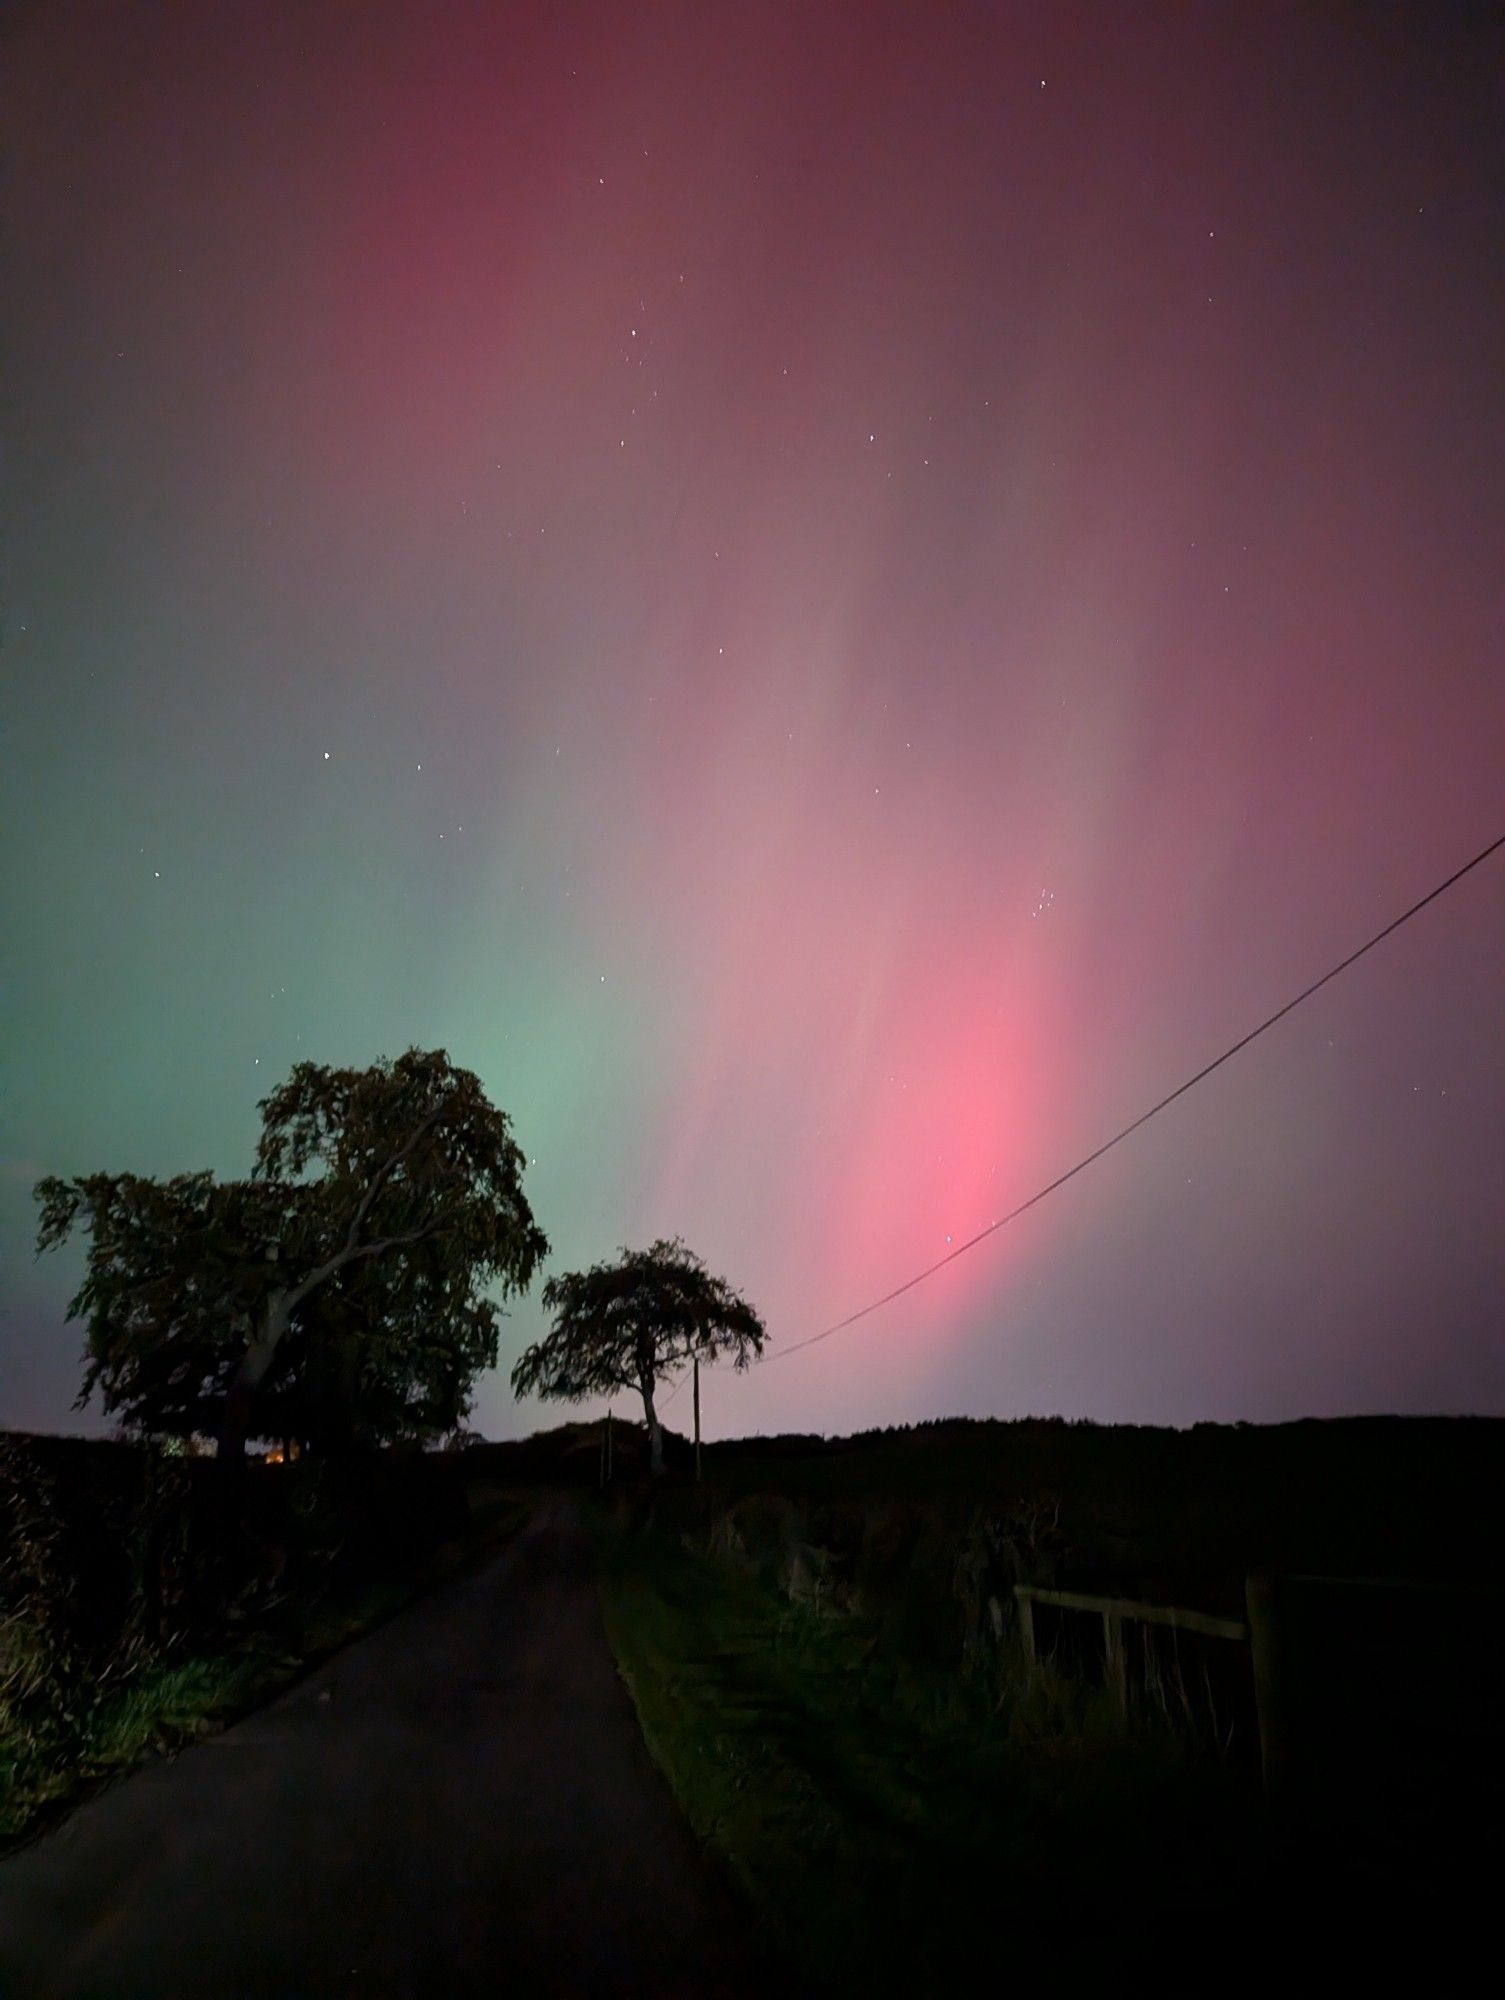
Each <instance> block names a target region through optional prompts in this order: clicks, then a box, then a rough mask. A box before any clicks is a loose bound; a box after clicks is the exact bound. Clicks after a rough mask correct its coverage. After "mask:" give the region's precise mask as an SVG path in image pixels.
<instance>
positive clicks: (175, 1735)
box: [0, 1494, 532, 1855]
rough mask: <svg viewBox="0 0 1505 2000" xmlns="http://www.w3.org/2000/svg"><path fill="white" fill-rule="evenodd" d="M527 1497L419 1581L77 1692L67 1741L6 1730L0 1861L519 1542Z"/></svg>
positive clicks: (372, 1584)
mask: <svg viewBox="0 0 1505 2000" xmlns="http://www.w3.org/2000/svg"><path fill="white" fill-rule="evenodd" d="M531 1504H532V1503H531V1501H530V1499H529V1498H528V1496H526V1495H524V1494H519V1495H516V1496H509V1497H508V1498H507V1499H505V1500H503V1501H501V1502H496V1503H493V1504H491V1505H490V1506H488V1507H487V1509H486V1510H485V1512H484V1514H483V1515H482V1516H481V1518H480V1519H479V1520H477V1521H476V1522H475V1524H474V1526H473V1529H472V1532H471V1533H470V1534H468V1535H466V1536H464V1537H463V1538H461V1539H459V1540H456V1541H452V1542H449V1543H445V1544H443V1545H441V1547H440V1548H439V1549H437V1550H436V1551H435V1552H434V1554H433V1556H432V1557H431V1558H430V1559H429V1560H428V1561H427V1562H426V1563H425V1564H424V1566H423V1568H422V1569H421V1570H420V1572H419V1573H418V1575H417V1576H416V1577H415V1576H410V1577H407V1578H390V1579H378V1580H375V1581H368V1582H365V1583H363V1584H359V1585H351V1586H349V1587H347V1588H345V1589H343V1590H336V1591H334V1592H331V1593H330V1594H329V1595H327V1596H325V1597H323V1598H320V1599H318V1600H316V1601H315V1602H313V1603H310V1604H307V1605H302V1606H295V1607H289V1606H284V1607H282V1608H281V1610H280V1613H279V1615H278V1617H277V1618H276V1620H275V1621H274V1624H273V1626H272V1627H271V1629H268V1630H266V1631H263V1632H259V1633H254V1634H251V1635H249V1636H247V1637H245V1638H243V1639H241V1640H240V1641H238V1642H237V1643H236V1644H235V1645H233V1646H228V1647H227V1648H226V1650H225V1651H223V1652H210V1653H194V1654H190V1655H188V1656H187V1657H185V1658H178V1659H168V1660H161V1659H147V1660H144V1661H143V1662H142V1663H141V1664H140V1665H139V1666H138V1667H137V1668H136V1670H135V1671H134V1672H132V1673H131V1674H130V1676H129V1678H126V1679H123V1680H122V1681H121V1682H120V1684H119V1685H117V1686H115V1687H112V1688H108V1689H103V1690H99V1691H97V1692H96V1691H92V1690H89V1689H80V1690H79V1696H78V1702H77V1706H76V1708H75V1709H74V1711H73V1714H72V1715H71V1717H70V1726H69V1727H68V1729H67V1730H66V1732H65V1733H61V1734H58V1733H54V1734H52V1735H51V1736H49V1737H47V1738H38V1737H36V1736H32V1735H28V1734H26V1733H24V1732H21V1731H19V1730H15V1729H12V1730H11V1731H9V1732H6V1731H4V1730H3V1729H0V1855H3V1854H5V1853H7V1852H9V1851H10V1850H12V1849H13V1848H15V1847H18V1846H21V1845H23V1844H24V1843H25V1842H26V1841H28V1840H31V1839H34V1838H35V1837H36V1836H37V1835H38V1834H40V1833H42V1832H45V1831H46V1830H47V1829H48V1828H49V1827H50V1826H52V1825H53V1824H54V1823H55V1822H56V1821H57V1820H58V1819H59V1818H61V1817H62V1816H63V1815H64V1814H65V1813H66V1812H68V1811H69V1810H71V1809H72V1808H73V1807H74V1806H76V1805H78V1804H79V1803H80V1802H81V1800H83V1799H84V1798H86V1797H88V1796H89V1794H91V1793H92V1792H95V1791H97V1790H99V1789H100V1788H101V1787H102V1786H104V1785H107V1784H110V1783H113V1782H114V1781H115V1780H116V1779H118V1778H121V1777H123V1776H125V1775H127V1774H128V1773H129V1772H130V1771H132V1770H134V1769H136V1768H137V1767H138V1766H139V1765H141V1764H143V1763H145V1762H146V1761H148V1760H149V1759H150V1758H152V1757H157V1756H163V1755H171V1754H173V1753H174V1752H176V1751H178V1750H181V1749H183V1748H185V1747H186V1746H187V1745H188V1744H190V1743H192V1742H194V1741H195V1740H197V1739H198V1738H200V1737H203V1736H207V1735H212V1734H214V1733H215V1732H216V1731H217V1730H220V1729H223V1728H226V1727H227V1726H228V1725H229V1724H230V1723H232V1722H234V1721H236V1720H238V1719H239V1718H240V1717H241V1716H243V1715H246V1714H248V1713H249V1712H250V1710H252V1709H253V1708H258V1707H260V1706H261V1705H262V1704H263V1703H264V1702H267V1701H270V1700H271V1699H272V1698H273V1697H274V1696H275V1695H278V1694H280V1693H281V1692H282V1691H283V1690H284V1689H285V1688H287V1687H290V1686H291V1685H292V1683H293V1682H294V1681H296V1680H298V1679H300V1678H301V1677H302V1676H303V1675H304V1674H306V1673H308V1672H309V1671H310V1670H311V1669H312V1668H314V1667H315V1666H317V1665H318V1664H319V1662H320V1661H321V1660H324V1659H326V1658H327V1657H328V1656H329V1655H330V1654H331V1653H334V1652H337V1651H338V1650H339V1649H340V1648H341V1647H342V1646H345V1645H348V1644H350V1643H351V1641H352V1640H355V1639H359V1638H361V1637H363V1636H364V1635H365V1634H366V1633H368V1632H370V1631H372V1630H374V1628H375V1627H376V1626H378V1625H380V1624H382V1623H383V1622H384V1620H386V1619H388V1618H390V1617H392V1616H393V1615H394V1613H396V1612H398V1611H400V1610H401V1609H402V1608H403V1606H404V1605H406V1604H409V1603H411V1602H412V1600H413V1599H414V1598H415V1597H418V1596H420V1595H422V1593H423V1592H424V1591H425V1590H426V1589H429V1588H432V1587H433V1586H434V1585H435V1584H437V1583H439V1582H442V1581H443V1580H444V1578H446V1577H447V1576H450V1575H453V1574H454V1572H455V1571H456V1570H458V1569H460V1568H462V1567H463V1566H464V1565H465V1564H466V1563H467V1562H470V1561H474V1560H477V1559H479V1557H481V1556H482V1555H483V1554H485V1553H486V1552H487V1551H489V1550H490V1549H492V1548H494V1547H496V1546H497V1545H499V1544H500V1543H501V1542H502V1541H504V1540H505V1539H507V1537H508V1536H510V1535H511V1534H512V1533H514V1532H515V1531H516V1530H517V1529H518V1528H519V1527H520V1526H521V1525H522V1523H523V1522H524V1521H525V1520H526V1518H527V1516H528V1514H529V1512H530V1511H531Z"/></svg>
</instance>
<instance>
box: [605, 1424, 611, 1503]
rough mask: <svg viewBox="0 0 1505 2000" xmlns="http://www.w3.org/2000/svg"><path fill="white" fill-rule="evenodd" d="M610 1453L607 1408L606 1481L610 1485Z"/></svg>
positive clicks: (609, 1426)
mask: <svg viewBox="0 0 1505 2000" xmlns="http://www.w3.org/2000/svg"><path fill="white" fill-rule="evenodd" d="M611 1455H612V1439H611V1411H610V1410H608V1411H607V1412H606V1483H607V1485H608V1486H610V1484H611V1470H612V1466H611Z"/></svg>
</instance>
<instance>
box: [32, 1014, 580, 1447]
mask: <svg viewBox="0 0 1505 2000" xmlns="http://www.w3.org/2000/svg"><path fill="white" fill-rule="evenodd" d="M259 1109H260V1111H261V1114H262V1134H261V1139H260V1143H259V1145H258V1147H257V1153H256V1161H255V1165H254V1167H253V1169H252V1172H251V1174H250V1176H249V1177H248V1178H247V1179H245V1180H239V1181H226V1182H219V1181H216V1180H215V1178H214V1177H213V1175H212V1174H209V1173H192V1174H182V1175H179V1176H177V1177H175V1178H174V1179H171V1180H167V1181H154V1180H149V1179H145V1178H143V1177H141V1176H139V1175H135V1174H91V1175H86V1176H82V1177H79V1178H76V1179H72V1180H64V1179H60V1178H58V1177H51V1178H49V1179H47V1180H44V1181H42V1182H40V1183H39V1184H38V1187H37V1190H36V1193H37V1199H38V1202H39V1204H40V1223H39V1230H38V1239H37V1246H38V1249H39V1251H40V1250H47V1249H50V1248H52V1247H54V1246H55V1245H57V1244H59V1243H61V1242H62V1241H63V1240H64V1238H66V1237H67V1236H68V1235H69V1234H70V1232H71V1231H72V1230H73V1229H74V1228H75V1227H78V1226H82V1227H84V1228H86V1229H87V1230H88V1232H89V1237H90V1246H89V1256H88V1264H87V1269H86V1273H85V1277H84V1281H83V1284H82V1285H81V1287H80V1288H79V1291H78V1293H77V1295H76V1297H75V1298H74V1299H73V1301H72V1303H71V1305H70V1308H69V1313H70V1317H73V1318H79V1319H82V1320H84V1321H85V1322H86V1324H87V1328H88V1344H87V1362H88V1366H87V1372H86V1374H85V1378H84V1385H83V1390H82V1393H81V1396H80V1399H79V1400H80V1404H82V1403H83V1402H85V1401H87V1400H88V1398H89V1397H90V1396H91V1395H93V1394H95V1393H98V1395H99V1397H100V1399H101V1401H102V1403H103V1405H104V1408H105V1409H106V1410H107V1411H109V1412H111V1413H112V1414H116V1415H119V1416H121V1417H123V1418H124V1420H125V1422H126V1423H127V1424H128V1425H130V1426H131V1427H133V1428H135V1429H138V1430H142V1431H147V1432H158V1433H168V1434H173V1435H179V1436H182V1435H187V1434H189V1433H191V1432H194V1431H205V1430H207V1431H216V1430H217V1431H220V1432H221V1434H222V1438H223V1439H225V1441H226V1442H227V1443H228V1446H229V1448H230V1450H231V1451H232V1453H233V1452H235V1451H238V1449H239V1446H240V1444H241V1443H242V1442H243V1440H244V1438H245V1436H246V1435H248V1434H255V1435H259V1436H279V1435H299V1436H304V1437H317V1438H318V1439H319V1440H320V1441H322V1442H339V1441H343V1440H348V1439H350V1438H352V1437H353V1436H355V1435H361V1436H365V1437H370V1438H375V1439H383V1438H390V1437H395V1436H403V1435H415V1434H416V1435H432V1434H438V1433H443V1432H446V1431H449V1430H453V1429H454V1428H455V1427H456V1426H457V1425H458V1424H459V1423H460V1421H461V1420H462V1418H463V1416H464V1413H465V1411H466V1409H467V1408H468V1406H469V1397H470V1390H471V1385H472V1383H473V1382H474V1380H475V1378H476V1376H477V1375H478V1374H479V1373H480V1372H481V1371H482V1370H483V1369H485V1368H487V1367H491V1366H494V1365H495V1361H496V1353H497V1341H498V1334H499V1330H500V1306H499V1304H498V1303H497V1302H496V1300H495V1299H494V1298H491V1297H487V1296H485V1292H486V1289H487V1288H488V1287H489V1288H492V1289H493V1290H494V1291H499V1292H500V1294H501V1296H502V1297H503V1298H505V1297H507V1296H508V1295H509V1294H511V1293H513V1292H516V1291H520V1290H522V1289H524V1288H525V1287H526V1286H527V1285H528V1284H529V1283H530V1282H531V1280H532V1277H533V1274H534V1272H535V1270H536V1268H537V1266H538V1264H539V1262H540V1261H541V1259H542V1258H543V1257H544V1256H545V1255H546V1254H547V1252H548V1242H547V1239H546V1237H545V1236H544V1234H543V1232H542V1230H541V1229H540V1228H539V1227H538V1225H537V1223H536V1221H535V1220H534V1217H533V1213H532V1210H531V1209H530V1207H529V1205H528V1201H527V1197H526V1195H525V1194H524V1192H523V1187H522V1169H523V1165H524V1161H523V1155H522V1151H521V1149H520V1148H519V1146H518V1145H517V1143H516V1141H515V1140H514V1138H513V1136H512V1130H511V1125H510V1122H509V1120H508V1118H507V1115H506V1113H505V1112H503V1111H501V1110H499V1109H498V1108H497V1107H496V1106H494V1105H493V1104H491V1103H490V1102H489V1101H488V1099H487V1098H486V1095H485V1093H484V1091H483V1090H482V1088H481V1084H480V1081H479V1079H478V1078H477V1077H476V1076H474V1075H473V1074H472V1073H471V1072H470V1071H468V1070H462V1069H457V1068H455V1067H454V1066H453V1065H452V1064H451V1063H450V1060H449V1058H448V1056H447V1055H446V1054H445V1053H444V1052H443V1051H442V1050H438V1051H432V1052H425V1051H422V1050H418V1049H411V1050H409V1051H408V1052H407V1053H406V1054H405V1055H403V1056H401V1057H399V1058H398V1059H397V1060H396V1061H395V1062H386V1061H383V1062H378V1063H375V1064H373V1065H371V1067H370V1068H368V1069H359V1070H358V1069H331V1068H326V1067H323V1066H321V1065H319V1064H316V1063H300V1064H299V1065H298V1066H297V1067H296V1068H295V1069H294V1071H293V1073H292V1075H291V1077H290V1078H289V1079H288V1081H287V1083H285V1084H284V1085H282V1086H281V1087H280V1088H279V1089H277V1090H275V1091H273V1092H272V1093H271V1095H270V1096H269V1097H266V1098H264V1099H263V1100H262V1102H261V1104H260V1106H259Z"/></svg>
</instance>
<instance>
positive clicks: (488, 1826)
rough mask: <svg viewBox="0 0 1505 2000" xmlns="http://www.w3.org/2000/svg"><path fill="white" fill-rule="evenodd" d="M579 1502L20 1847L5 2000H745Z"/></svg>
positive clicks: (719, 1895) (731, 1933) (1, 1923)
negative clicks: (633, 1693)
mask: <svg viewBox="0 0 1505 2000" xmlns="http://www.w3.org/2000/svg"><path fill="white" fill-rule="evenodd" d="M743 1942H744V1941H743V1937H742V1933H741V1930H740V1927H739V1922H738V1917H737V1913H736V1912H735V1910H734V1909H733V1908H732V1906H731V1904H730V1902H729V1899H728V1898H727V1897H726V1896H725V1895H724V1894H723V1892H722V1891H721V1888H720V1886H719V1884H718V1883H717V1882H716V1880H715V1879H714V1878H713V1877H712V1875H711V1874H710V1873H709V1871H708V1869H707V1868H706V1866H705V1864H704V1862H703V1860H702V1857H701V1855H700V1853H699V1851H698V1849H697V1847H696V1844H695V1842H694V1840H693V1837H692V1836H691V1834H690V1833H689V1831H688V1829H687V1828H686V1827H685V1825H684V1824H683V1822H682V1821H681V1819H680V1817H679V1814H678V1811H677V1809H676V1807H675V1805H674V1802H673V1799H672V1798H671V1796H670V1794H669V1791H668V1789H667V1787H666V1785H665V1783H664V1781H663V1779H662V1777H661V1776H660V1775H659V1773H658V1771H657V1770H656V1769H655V1767H654V1766H653V1764H652V1762H651V1761H650V1759H649V1757H648V1753H647V1751H646V1750H645V1749H644V1747H643V1743H642V1739H641V1737H640V1735H639V1733H638V1728H637V1722H636V1718H635V1717H634V1715H633V1711H632V1705H631V1702H630V1701H629V1699H628V1696H627V1693H626V1691H625V1689H624V1688H623V1687H622V1686H621V1684H620V1682H619V1681H618V1679H617V1676H616V1672H615V1668H614V1665H613V1662H612V1658H611V1654H610V1651H609V1649H608V1646H607V1643H606V1637H605V1633H604V1631H603V1628H602V1623H601V1615H600V1609H599V1606H598V1603H597V1599H596V1592H595V1588H594V1584H593V1582H592V1579H591V1574H590V1558H589V1549H588V1545H587V1541H586V1537H585V1534H584V1531H583V1530H582V1528H581V1527H580V1526H579V1525H578V1523H577V1521H576V1520H575V1518H574V1516H573V1515H572V1513H571V1512H570V1510H569V1509H568V1507H567V1506H566V1505H565V1504H564V1503H560V1504H558V1505H557V1506H555V1507H553V1508H551V1509H550V1510H548V1511H547V1512H545V1513H544V1514H542V1515H540V1516H539V1517H537V1518H536V1519H535V1520H534V1521H533V1522H532V1523H531V1524H530V1525H529V1526H528V1527H527V1528H526V1529H524V1531H523V1532H522V1534H521V1535H520V1536H519V1537H518V1538H517V1539H516V1540H515V1541H514V1542H512V1543H511V1544H510V1545H509V1547H508V1548H507V1549H506V1550H505V1551H504V1552H503V1553H502V1554H500V1555H498V1556H497V1557H495V1558H493V1559H492V1560H491V1561H490V1562H489V1563H488V1564H486V1565H485V1566H484V1567H482V1568H481V1569H479V1570H476V1571H474V1572H472V1573H471V1574H469V1575H467V1576H464V1577H461V1578H457V1579H456V1580H454V1581H453V1582H451V1583H450V1584H448V1585H447V1586H445V1587H444V1588H443V1589H442V1590H440V1591H439V1592H437V1593H436V1594H435V1595H433V1596H431V1597H429V1598H426V1599H424V1600H423V1601H422V1602H420V1603H417V1604H415V1605H412V1606H411V1607H409V1608H408V1609H407V1610H406V1611H404V1612H402V1613H401V1614H400V1615H399V1616H398V1617H396V1618H395V1619H393V1620H392V1622H391V1623H390V1624H388V1625H385V1626H383V1627H382V1628H381V1629H380V1630H379V1631H377V1632H374V1633H373V1634H371V1635H370V1637H368V1638H366V1639H364V1640H361V1641H360V1642H359V1643H357V1644H356V1645H354V1646H351V1647H349V1648H348V1649H347V1650H346V1651H344V1652H343V1653H340V1654H338V1655H336V1656H335V1657H334V1658H333V1659H331V1660H329V1661H327V1662H326V1663H325V1664H324V1666H322V1667H321V1668H319V1669H318V1671H317V1672H315V1673H314V1674H313V1675H312V1676H310V1678H309V1679H307V1680H306V1681H303V1682H301V1683H300V1684H299V1686H297V1687H296V1688H294V1689H293V1690H291V1691H290V1692H289V1693H288V1694H286V1695H284V1696H283V1697H282V1698H281V1699H280V1700H278V1701H276V1702H274V1703H273V1704H272V1705H271V1706H270V1707H268V1708H265V1709H262V1710H260V1711H258V1712H257V1713H256V1714H254V1715H251V1716H248V1717H247V1718H246V1719H245V1720H244V1721H243V1722H240V1723H238V1724H237V1725H236V1726H235V1727H234V1728H232V1729H229V1730H227V1731H226V1732H225V1733H224V1734H223V1735H221V1736H217V1737H214V1738H211V1739H209V1740H208V1741H206V1742H204V1743H201V1744H198V1745H196V1746H194V1747H193V1748H192V1749H189V1750H187V1751H185V1752H184V1753H183V1754H182V1755H181V1756H179V1757H178V1758H177V1759H176V1760H174V1761H172V1762H163V1763H160V1764H157V1765H154V1766H152V1767H150V1768H148V1769H146V1770H144V1771H142V1772H140V1773H138V1774H137V1775H136V1776H135V1777H132V1778H130V1779H128V1780H127V1781H126V1782H125V1783H123V1784H121V1785H119V1786H117V1787H116V1788H115V1789H114V1790H112V1791H109V1792H106V1793H104V1794H102V1795H101V1796H100V1797H98V1798H96V1799H93V1800H91V1801H90V1802H89V1803H88V1804H86V1805H84V1806H83V1807H81V1808H80V1810H79V1811H78V1812H76V1813H75V1814H74V1815H73V1816H72V1818H71V1819H69V1820H68V1821H67V1822H65V1824H64V1825H62V1826H61V1827H60V1828H59V1829H58V1830H57V1831H56V1832H55V1833H53V1834H52V1835H50V1836H49V1837H48V1838H47V1839H45V1840H42V1841H40V1842H38V1843H37V1844H36V1845H35V1846H33V1847H31V1848H28V1849H26V1850H24V1851H23V1852H21V1853H20V1854H17V1855H15V1856H14V1857H12V1858H11V1859H10V1860H9V1861H7V1862H5V1863H3V1864H0V1994H3V1995H4V2000H43V1996H45V2000H168V1996H172V2000H220V1996H223V1997H224V2000H253V1996H268V1997H269V2000H270V1996H275V2000H323V1996H326V1995H350V1996H398V1995H403V1996H406V1995H420V1994H421V1995H424V1996H433V2000H448V1996H461V1995H472V1994H487V1995H514V1994H515V1995H521V1996H527V1995H530V1994H542V1995H548V1994H561V1995H562V1994H570V1995H594V1994H601V1995H607V1994H623V1995H629V1994H644V1995H647V1994H652V1995H654V1996H657V2000H673V1996H685V2000H689V1997H690V1996H696V1997H697V2000H699V1996H714V1995H732V1994H739V1993H741V1992H743V1991H744V1990H747V1989H746V1987H745V1985H744V1981H743V1974H742V1967H743V1964H744V1952H743Z"/></svg>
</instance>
